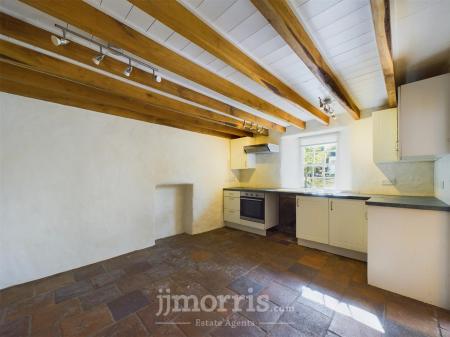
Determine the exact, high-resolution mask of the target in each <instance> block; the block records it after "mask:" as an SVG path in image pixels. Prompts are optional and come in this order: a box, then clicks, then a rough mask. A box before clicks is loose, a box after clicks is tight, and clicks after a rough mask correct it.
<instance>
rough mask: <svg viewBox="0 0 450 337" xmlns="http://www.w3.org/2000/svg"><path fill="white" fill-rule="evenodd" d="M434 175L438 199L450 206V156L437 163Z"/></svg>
mask: <svg viewBox="0 0 450 337" xmlns="http://www.w3.org/2000/svg"><path fill="white" fill-rule="evenodd" d="M434 175H435V180H434V191H435V194H436V198H439V199H441V200H442V201H443V202H445V203H447V204H450V154H448V155H446V156H445V157H442V158H440V159H439V160H437V161H436V163H435V168H434Z"/></svg>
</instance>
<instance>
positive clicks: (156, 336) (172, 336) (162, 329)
mask: <svg viewBox="0 0 450 337" xmlns="http://www.w3.org/2000/svg"><path fill="white" fill-rule="evenodd" d="M152 337H186V335H185V334H184V333H183V332H182V331H181V330H180V328H179V327H178V326H177V325H176V324H175V323H173V324H170V325H168V324H167V325H159V326H157V327H156V328H155V329H154V330H152Z"/></svg>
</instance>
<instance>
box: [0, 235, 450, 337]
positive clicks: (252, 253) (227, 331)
mask: <svg viewBox="0 0 450 337" xmlns="http://www.w3.org/2000/svg"><path fill="white" fill-rule="evenodd" d="M249 288H251V289H249ZM160 289H161V290H162V293H163V294H167V290H166V289H170V293H171V294H172V295H173V294H178V295H179V294H187V295H193V296H197V298H198V299H201V298H202V296H205V295H209V301H210V302H205V303H209V304H211V303H213V301H214V300H213V299H211V297H213V296H218V295H239V294H244V295H245V294H252V295H255V296H260V295H261V296H262V295H265V296H268V298H269V300H270V301H269V302H265V303H266V304H267V308H268V310H264V311H261V312H258V311H256V312H255V311H254V310H251V307H250V298H247V299H243V300H242V301H240V302H239V303H238V304H237V305H236V303H234V302H233V300H232V298H231V299H230V298H228V300H227V301H225V302H224V306H223V309H224V310H223V311H218V310H215V311H212V312H206V311H202V312H173V311H172V312H169V313H168V314H167V315H165V316H164V315H160V316H157V315H156V314H157V312H158V311H159V310H160V307H159V300H158V298H157V296H158V295H160V294H161V293H160V292H159V290H160ZM213 298H216V297H213ZM255 301H256V300H255ZM174 302H175V301H174V300H172V302H171V303H172V306H173V305H174ZM190 306H191V307H192V306H193V303H190ZM236 309H237V310H236ZM198 320H200V321H198ZM0 336H1V337H6V336H8V337H9V336H45V337H54V336H58V337H69V336H70V337H72V336H79V337H88V336H92V337H100V336H102V337H106V336H115V337H128V336H131V337H133V336H136V337H140V336H174V337H177V336H181V337H186V336H187V337H191V336H209V337H222V336H224V337H225V336H226V337H229V336H267V337H270V336H271V337H278V336H279V337H291V336H326V337H336V336H342V337H347V336H348V337H358V336H367V337H370V336H408V337H410V336H433V337H435V336H442V337H449V336H450V313H449V311H444V310H441V309H439V308H436V307H433V306H430V305H427V304H424V303H420V302H417V301H414V300H411V299H408V298H405V297H402V296H399V295H396V294H393V293H389V292H386V291H383V290H381V289H377V288H374V287H371V286H369V285H367V280H366V264H365V263H363V262H359V261H355V260H351V259H347V258H342V257H338V256H335V255H332V254H327V253H324V252H320V251H317V250H313V249H309V248H305V247H301V246H298V245H296V244H293V243H290V242H289V240H285V239H284V238H283V236H282V235H278V234H276V235H271V236H270V237H268V238H264V237H259V236H256V235H252V234H249V233H245V232H241V231H236V230H232V229H227V228H222V229H218V230H214V231H211V232H208V233H204V234H199V235H195V236H190V235H185V234H182V235H177V236H174V237H170V238H166V239H162V240H159V241H158V242H157V244H156V245H155V246H154V247H151V248H148V249H144V250H141V251H136V252H133V253H130V254H126V255H123V256H119V257H116V258H113V259H110V260H106V261H103V262H99V263H96V264H93V265H90V266H86V267H82V268H79V269H75V270H71V271H68V272H65V273H61V274H58V275H54V276H51V277H48V278H45V279H42V280H38V281H34V282H30V283H27V284H24V285H19V286H16V287H12V288H9V289H5V290H2V291H0Z"/></svg>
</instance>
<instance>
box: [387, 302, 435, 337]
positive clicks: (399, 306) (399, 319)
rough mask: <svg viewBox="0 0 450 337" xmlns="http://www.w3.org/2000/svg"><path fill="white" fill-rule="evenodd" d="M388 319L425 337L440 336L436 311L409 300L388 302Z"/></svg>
mask: <svg viewBox="0 0 450 337" xmlns="http://www.w3.org/2000/svg"><path fill="white" fill-rule="evenodd" d="M396 297H397V296H396ZM401 301H402V302H401ZM386 318H387V319H389V320H391V321H393V322H395V323H397V324H399V325H402V326H404V327H406V328H408V329H410V330H415V331H418V332H421V333H422V334H424V335H427V336H431V337H438V336H439V330H438V324H437V319H436V318H435V317H434V309H433V308H431V306H428V305H422V304H419V303H418V302H416V301H413V300H407V299H400V301H398V300H388V301H387V303H386Z"/></svg>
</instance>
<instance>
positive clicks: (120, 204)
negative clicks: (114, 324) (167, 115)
mask: <svg viewBox="0 0 450 337" xmlns="http://www.w3.org/2000/svg"><path fill="white" fill-rule="evenodd" d="M0 102H1V104H0V109H1V111H0V132H1V134H0V147H1V148H0V170H1V171H0V177H1V180H0V187H1V188H0V207H1V209H0V266H1V268H0V289H1V288H5V287H8V286H10V285H14V284H18V283H22V282H27V281H30V280H33V279H38V278H41V277H44V276H48V275H51V274H55V273H58V272H62V271H65V270H68V269H72V268H76V267H80V266H83V265H86V264H90V263H93V262H96V261H99V260H103V259H107V258H111V257H113V256H116V255H120V254H123V253H126V252H130V251H133V250H136V249H141V248H144V247H148V246H151V245H153V244H154V238H155V234H154V232H155V226H157V225H158V224H157V223H155V221H156V220H155V219H156V215H157V214H158V216H161V214H160V213H158V212H157V210H156V209H155V207H156V206H155V205H156V204H157V201H156V200H155V198H156V186H158V185H163V184H192V185H193V188H192V218H193V221H192V232H193V233H199V232H203V231H207V230H210V229H213V228H217V227H221V226H222V225H223V223H222V188H223V187H224V186H227V185H236V183H237V180H236V179H235V176H234V175H233V174H232V173H231V171H230V170H229V169H228V167H229V164H228V158H229V141H228V140H226V139H221V138H217V137H210V136H206V135H200V134H197V133H191V132H187V131H182V130H177V129H174V128H169V127H164V126H159V125H154V124H147V123H143V122H139V121H134V120H129V119H124V118H120V117H115V116H109V115H103V114H99V113H96V112H90V111H87V110H82V109H77V108H72V107H67V106H62V105H59V104H53V103H47V102H43V101H38V100H33V99H28V98H24V97H19V96H14V95H9V94H4V93H1V94H0Z"/></svg>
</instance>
